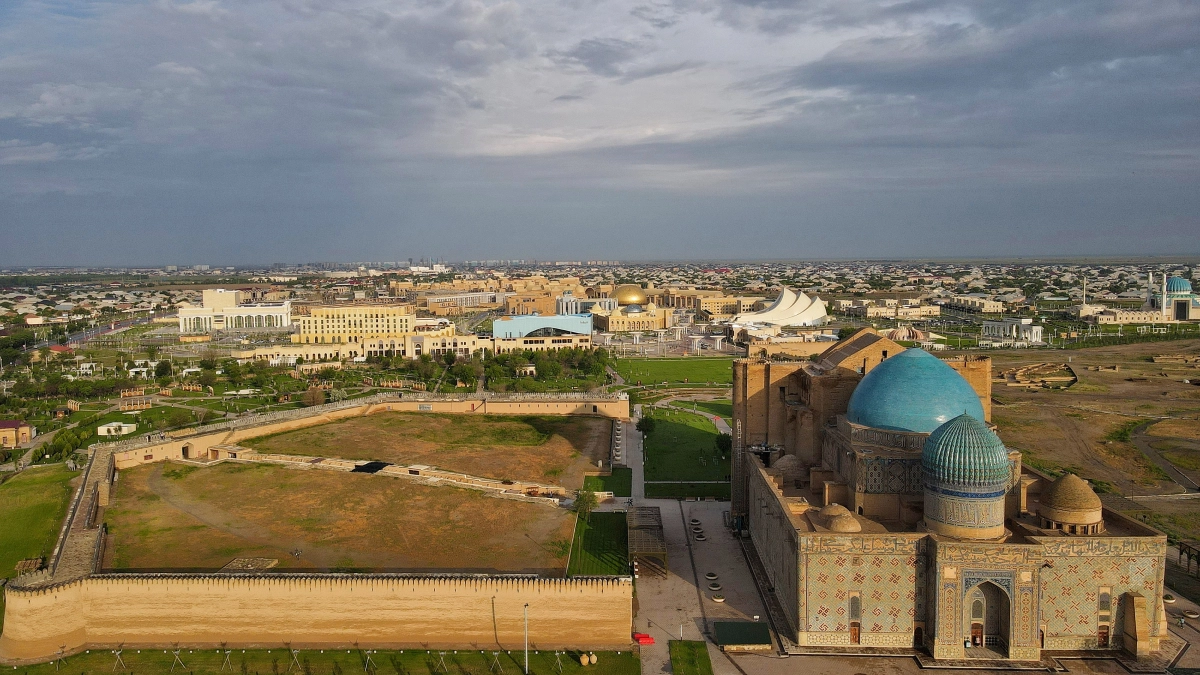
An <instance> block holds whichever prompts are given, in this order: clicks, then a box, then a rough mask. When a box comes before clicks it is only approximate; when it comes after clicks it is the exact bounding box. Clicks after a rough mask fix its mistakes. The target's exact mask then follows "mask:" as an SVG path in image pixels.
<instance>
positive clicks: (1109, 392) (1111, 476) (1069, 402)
mask: <svg viewBox="0 0 1200 675" xmlns="http://www.w3.org/2000/svg"><path fill="white" fill-rule="evenodd" d="M1178 353H1188V354H1200V341H1196V340H1189V341H1178V342H1170V343H1161V342H1160V343H1147V344H1137V345H1122V346H1117V347H1101V348H1094V349H1081V350H1062V351H1047V350H1038V351H1032V350H1031V351H1024V350H1016V351H996V352H988V354H989V355H990V356H991V357H992V359H993V366H994V372H1000V371H1002V370H1005V369H1008V368H1012V367H1014V366H1019V365H1027V364H1033V363H1041V362H1045V363H1068V359H1069V360H1070V361H1069V365H1070V366H1071V368H1072V369H1073V370H1074V372H1075V374H1076V375H1077V377H1078V378H1079V382H1078V384H1076V385H1075V386H1073V387H1070V388H1069V389H1065V390H1050V389H1035V390H1028V391H1027V390H1024V389H1019V388H1016V387H1006V386H1004V385H1003V384H1000V383H993V392H992V393H993V399H994V401H995V404H996V405H994V407H993V421H994V422H995V423H996V424H997V426H998V427H999V429H1000V433H1001V436H1002V438H1003V439H1004V441H1005V443H1006V444H1008V445H1009V446H1011V447H1013V448H1016V449H1018V450H1021V451H1022V452H1024V453H1025V456H1026V460H1027V461H1028V462H1029V463H1030V464H1031V465H1032V466H1034V467H1038V468H1044V469H1048V470H1051V471H1054V472H1058V471H1062V470H1065V469H1069V470H1072V471H1075V472H1078V473H1079V474H1080V475H1082V476H1084V477H1085V478H1088V479H1091V480H1092V481H1094V482H1095V483H1096V484H1097V486H1098V487H1099V488H1100V489H1101V490H1108V491H1113V492H1118V493H1121V494H1124V495H1127V496H1129V495H1144V494H1162V493H1174V492H1181V491H1183V488H1182V487H1180V486H1179V485H1178V484H1177V483H1176V482H1175V481H1173V480H1171V477H1170V476H1169V475H1168V474H1167V473H1166V472H1164V470H1163V469H1161V468H1159V467H1158V466H1157V465H1156V464H1155V463H1154V462H1153V461H1152V460H1151V459H1150V458H1149V457H1148V456H1147V455H1146V454H1145V452H1144V450H1143V448H1144V447H1145V446H1147V445H1149V443H1150V442H1151V441H1163V440H1164V439H1163V438H1154V437H1150V438H1148V437H1146V435H1145V434H1146V431H1145V428H1144V427H1145V426H1148V423H1150V422H1154V421H1155V420H1156V418H1159V417H1170V418H1178V419H1181V420H1184V421H1176V420H1170V421H1167V422H1158V423H1157V424H1154V426H1152V427H1150V428H1151V432H1150V433H1153V434H1155V435H1156V436H1167V438H1169V439H1174V438H1176V437H1175V434H1179V435H1180V437H1182V438H1184V439H1187V438H1189V437H1192V436H1195V435H1196V433H1197V423H1196V422H1194V421H1193V420H1197V419H1200V387H1197V386H1194V385H1191V384H1184V383H1183V380H1185V379H1189V380H1193V381H1194V380H1196V379H1200V368H1197V367H1195V366H1189V365H1184V364H1156V363H1153V362H1152V361H1151V357H1152V356H1154V355H1160V354H1178ZM1096 366H1118V367H1119V370H1118V371H1115V372H1114V371H1110V370H1106V371H1098V370H1095V367H1096ZM1138 422H1142V423H1147V424H1144V425H1142V426H1138V425H1137V423H1138ZM1155 430H1157V432H1156V431H1155ZM1168 434H1169V436H1168ZM1166 442H1168V443H1170V442H1183V441H1174V440H1167V441H1166ZM1193 444H1194V442H1193ZM1163 449H1167V448H1163ZM1168 457H1169V455H1168Z"/></svg>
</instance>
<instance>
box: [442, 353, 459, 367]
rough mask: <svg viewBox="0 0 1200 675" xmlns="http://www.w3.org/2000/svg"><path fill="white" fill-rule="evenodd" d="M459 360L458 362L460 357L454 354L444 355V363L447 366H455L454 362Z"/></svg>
mask: <svg viewBox="0 0 1200 675" xmlns="http://www.w3.org/2000/svg"><path fill="white" fill-rule="evenodd" d="M457 360H458V357H457V356H456V355H455V354H454V352H446V353H444V354H442V362H443V363H445V364H446V365H447V366H452V365H454V362H455V361H457Z"/></svg>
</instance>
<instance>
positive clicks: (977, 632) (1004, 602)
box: [963, 581, 1012, 656]
mask: <svg viewBox="0 0 1200 675" xmlns="http://www.w3.org/2000/svg"><path fill="white" fill-rule="evenodd" d="M963 610H964V613H965V614H966V616H964V617H963V621H964V623H965V628H966V630H965V631H964V635H966V636H967V639H968V641H969V644H968V652H967V655H968V656H971V655H972V651H973V650H984V649H986V650H989V651H992V652H998V653H1000V654H1001V655H1003V656H1007V655H1008V645H1009V644H1011V642H1012V603H1011V602H1010V600H1009V597H1008V592H1007V591H1005V590H1004V589H1003V588H1002V587H1000V586H999V585H997V584H995V583H993V582H991V581H984V582H981V583H980V584H979V585H977V586H975V587H974V588H972V589H971V590H969V591H967V598H966V602H964V603H963ZM975 653H976V654H978V652H975ZM980 656H983V655H982V654H980Z"/></svg>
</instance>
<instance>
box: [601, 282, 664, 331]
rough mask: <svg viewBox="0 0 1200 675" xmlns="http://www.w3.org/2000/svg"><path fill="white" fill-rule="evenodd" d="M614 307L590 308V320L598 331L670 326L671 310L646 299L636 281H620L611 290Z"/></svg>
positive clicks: (652, 329) (659, 328) (649, 328)
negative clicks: (634, 282)
mask: <svg viewBox="0 0 1200 675" xmlns="http://www.w3.org/2000/svg"><path fill="white" fill-rule="evenodd" d="M612 296H613V297H615V298H616V299H617V308H616V309H615V310H606V309H593V310H592V322H593V323H594V324H595V326H596V330H598V331H600V332H602V333H633V332H640V331H654V330H662V329H666V328H670V327H671V326H672V325H674V321H673V320H672V315H671V310H670V309H667V308H665V307H658V306H657V305H655V304H654V303H652V302H650V298H649V296H648V295H647V294H646V291H645V289H643V288H642V287H641V286H638V285H637V284H622V285H620V286H617V287H616V288H615V289H613V293H612Z"/></svg>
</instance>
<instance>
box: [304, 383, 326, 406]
mask: <svg viewBox="0 0 1200 675" xmlns="http://www.w3.org/2000/svg"><path fill="white" fill-rule="evenodd" d="M302 402H303V403H304V405H306V406H308V407H310V408H311V407H312V406H314V405H321V404H322V403H324V402H325V390H324V389H320V388H318V387H309V389H308V391H306V392H304V399H303V401H302Z"/></svg>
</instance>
